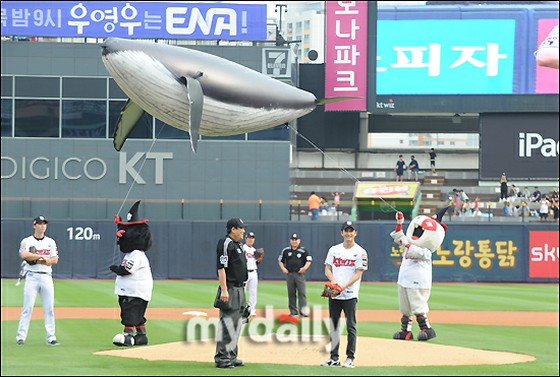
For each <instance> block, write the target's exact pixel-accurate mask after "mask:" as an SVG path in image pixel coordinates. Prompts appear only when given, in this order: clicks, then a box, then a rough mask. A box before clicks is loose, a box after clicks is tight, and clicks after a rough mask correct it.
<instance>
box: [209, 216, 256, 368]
mask: <svg viewBox="0 0 560 377" xmlns="http://www.w3.org/2000/svg"><path fill="white" fill-rule="evenodd" d="M226 229H227V235H226V237H224V238H222V239H220V241H218V246H217V250H216V254H217V255H216V257H217V267H218V279H219V281H220V289H219V290H218V294H217V295H216V301H215V303H214V306H215V307H217V308H219V309H220V322H219V324H218V330H217V334H216V337H217V339H216V354H215V355H214V362H215V363H216V368H234V367H241V366H243V365H244V364H243V361H242V360H240V359H238V358H237V343H238V341H239V335H240V333H241V326H242V325H243V323H244V322H245V321H244V318H243V316H244V312H245V306H246V299H245V282H246V281H247V278H248V276H247V259H246V258H245V253H244V252H243V247H242V244H241V242H240V241H241V240H242V239H243V236H244V234H245V224H244V223H243V220H241V219H239V218H233V219H230V220H228V222H227V225H226ZM231 329H233V332H230V331H231Z"/></svg>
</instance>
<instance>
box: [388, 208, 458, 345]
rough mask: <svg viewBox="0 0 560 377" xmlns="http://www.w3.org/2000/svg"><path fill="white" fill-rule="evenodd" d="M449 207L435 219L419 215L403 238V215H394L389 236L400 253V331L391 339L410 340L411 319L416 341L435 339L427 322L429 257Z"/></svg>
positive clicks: (438, 241) (440, 237) (440, 239)
mask: <svg viewBox="0 0 560 377" xmlns="http://www.w3.org/2000/svg"><path fill="white" fill-rule="evenodd" d="M449 208H450V207H446V208H443V209H442V210H440V211H439V212H438V213H437V215H434V216H431V217H429V216H425V215H419V216H416V217H415V218H413V219H412V221H411V222H410V224H409V226H408V228H407V230H406V235H405V234H404V233H403V231H402V224H403V223H404V215H403V213H402V212H397V214H396V216H395V217H396V220H397V225H396V227H395V230H394V231H393V232H391V237H392V238H393V240H394V241H395V243H397V244H399V245H401V246H402V247H403V249H404V252H403V258H402V262H401V266H400V268H399V277H398V281H397V283H398V290H399V309H400V311H401V314H402V318H401V330H400V331H398V332H396V333H395V334H394V335H393V339H401V340H411V339H414V336H413V335H412V331H411V330H412V321H413V316H414V315H415V316H416V321H417V322H418V326H420V332H419V333H418V340H428V339H431V338H435V337H436V332H435V330H434V329H433V328H432V327H431V326H430V323H429V322H428V311H429V307H428V299H429V298H430V292H431V289H432V254H433V253H434V252H435V251H436V250H437V249H438V248H439V247H440V246H441V244H442V242H443V239H444V238H445V232H446V231H447V226H446V225H445V224H443V223H442V222H441V221H442V218H443V215H444V214H445V212H446V211H447V210H448V209H449Z"/></svg>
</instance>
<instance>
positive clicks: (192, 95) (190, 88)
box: [185, 77, 204, 152]
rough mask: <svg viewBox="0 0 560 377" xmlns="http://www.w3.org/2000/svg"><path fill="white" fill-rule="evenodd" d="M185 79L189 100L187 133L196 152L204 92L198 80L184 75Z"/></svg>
mask: <svg viewBox="0 0 560 377" xmlns="http://www.w3.org/2000/svg"><path fill="white" fill-rule="evenodd" d="M185 79H186V81H187V97H188V100H189V133H190V135H191V148H192V151H193V152H196V147H197V144H198V138H199V136H200V121H201V120H202V108H203V106H204V93H203V92H202V86H201V85H200V82H199V81H198V80H196V79H193V78H192V77H185Z"/></svg>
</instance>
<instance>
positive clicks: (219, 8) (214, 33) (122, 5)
mask: <svg viewBox="0 0 560 377" xmlns="http://www.w3.org/2000/svg"><path fill="white" fill-rule="evenodd" d="M2 35H3V36H7V35H14V36H36V37H40V36H42V37H98V38H105V37H120V38H167V39H223V40H266V4H228V3H214V2H213V3H209V2H199V3H191V2H188V3H187V2H175V3H174V2H144V1H128V2H121V1H111V2H106V1H87V2H79V1H41V2H38V1H2Z"/></svg>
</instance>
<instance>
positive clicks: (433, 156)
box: [429, 148, 437, 175]
mask: <svg viewBox="0 0 560 377" xmlns="http://www.w3.org/2000/svg"><path fill="white" fill-rule="evenodd" d="M429 153H430V168H431V169H432V174H433V175H435V174H436V157H437V154H436V151H435V150H434V148H432V149H431V150H430V152H429Z"/></svg>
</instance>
